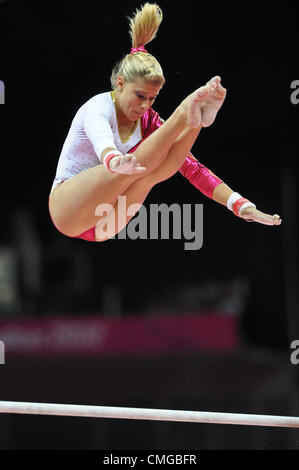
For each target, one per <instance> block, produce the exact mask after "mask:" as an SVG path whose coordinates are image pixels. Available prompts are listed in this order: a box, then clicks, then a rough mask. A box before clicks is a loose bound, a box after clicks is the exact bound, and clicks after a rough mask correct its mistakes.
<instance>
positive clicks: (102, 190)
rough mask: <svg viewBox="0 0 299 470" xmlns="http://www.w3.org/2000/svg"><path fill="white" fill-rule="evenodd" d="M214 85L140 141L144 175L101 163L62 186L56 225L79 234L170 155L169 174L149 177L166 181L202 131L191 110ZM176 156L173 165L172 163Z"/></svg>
mask: <svg viewBox="0 0 299 470" xmlns="http://www.w3.org/2000/svg"><path fill="white" fill-rule="evenodd" d="M213 88H214V87H213V86H212V85H206V86H205V87H201V88H200V89H198V90H197V91H196V92H194V93H192V94H191V95H189V96H188V97H187V98H186V99H185V100H184V101H183V102H182V103H181V104H180V106H179V107H178V108H177V109H176V110H175V112H174V113H173V114H172V115H171V116H170V118H169V119H167V121H165V123H164V124H163V126H161V127H160V128H159V129H157V130H156V131H155V132H154V133H153V134H151V135H150V136H149V137H148V138H147V139H146V140H145V141H144V142H142V143H141V144H140V146H139V147H138V149H137V150H136V152H134V153H135V155H136V157H137V161H138V162H139V163H142V164H143V165H144V166H146V167H147V170H146V171H145V172H144V173H142V175H141V174H134V175H121V174H112V173H110V172H108V170H107V169H106V168H105V167H104V166H103V165H99V166H96V167H93V168H90V169H88V170H85V171H82V172H81V173H79V174H78V175H76V176H74V177H73V178H70V179H68V180H67V181H65V182H64V183H63V184H61V185H60V186H58V187H57V188H56V189H55V190H54V191H53V193H52V194H51V195H50V198H49V210H50V214H51V217H52V220H53V222H54V224H55V225H56V227H57V228H58V229H59V230H60V231H61V232H63V233H65V234H66V235H69V236H74V237H76V236H78V235H80V234H81V233H83V232H85V231H86V230H88V229H90V228H91V227H94V226H95V225H96V223H97V222H98V220H99V219H98V217H97V216H96V215H95V210H96V207H97V206H98V205H99V204H110V205H111V206H114V205H115V204H116V202H117V198H118V196H119V195H121V194H124V193H125V191H126V190H127V189H128V188H129V187H130V186H131V185H132V183H134V182H135V181H136V180H137V179H139V178H143V177H146V176H148V175H151V173H152V172H153V171H154V170H155V169H157V168H158V166H159V165H161V164H162V162H163V161H164V160H165V159H166V157H167V160H168V162H167V171H166V167H165V175H166V176H165V175H164V171H163V175H162V173H161V171H162V170H160V172H159V173H158V174H156V175H155V177H154V178H153V179H152V180H151V179H150V180H149V184H155V182H156V180H159V181H163V179H166V178H168V177H170V176H171V174H173V173H174V172H175V171H177V170H175V168H179V167H180V166H181V164H182V163H183V159H184V157H185V155H186V154H187V153H188V151H189V150H190V146H192V145H193V142H194V140H195V138H196V137H197V135H198V132H199V127H198V128H197V129H195V128H193V127H192V126H194V125H195V124H194V123H196V119H199V117H197V118H196V119H193V120H192V119H191V121H192V126H189V125H188V122H189V121H190V112H191V114H192V113H193V114H194V113H195V114H196V112H197V113H198V115H200V104H201V102H202V101H203V99H204V97H205V96H207V95H208V94H209V93H210V92H211V90H212V89H213ZM190 110H191V111H190ZM191 118H192V116H191ZM193 118H194V116H193ZM199 125H200V123H199V124H198V126H199ZM172 157H173V158H174V162H173V164H172V163H171V162H170V159H171V158H172ZM170 167H171V168H170ZM172 167H173V168H172ZM167 175H169V176H167Z"/></svg>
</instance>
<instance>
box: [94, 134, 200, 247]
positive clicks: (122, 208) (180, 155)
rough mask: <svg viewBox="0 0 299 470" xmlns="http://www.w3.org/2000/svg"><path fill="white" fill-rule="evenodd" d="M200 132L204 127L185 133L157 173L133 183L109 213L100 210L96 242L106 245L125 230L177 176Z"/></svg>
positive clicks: (174, 145)
mask: <svg viewBox="0 0 299 470" xmlns="http://www.w3.org/2000/svg"><path fill="white" fill-rule="evenodd" d="M200 130H201V127H199V128H198V129H188V130H186V131H184V132H182V133H181V135H180V136H179V138H178V139H177V141H176V142H175V143H174V144H173V146H172V147H171V149H170V151H169V153H168V155H167V157H166V159H165V160H164V162H163V163H162V164H161V165H160V166H159V167H158V168H157V169H156V170H154V171H153V172H151V173H150V174H148V175H146V176H143V177H141V178H139V179H138V181H135V182H134V183H132V184H131V186H130V187H129V188H127V190H126V191H125V192H124V193H123V194H122V195H121V196H122V198H119V199H118V200H117V202H116V204H115V205H114V207H111V208H110V210H108V211H106V212H105V207H104V206H102V211H101V207H99V208H98V209H99V212H101V218H100V219H99V220H98V224H97V227H96V241H106V240H108V239H109V238H111V237H113V236H115V235H116V234H117V233H119V232H120V231H121V230H122V229H123V228H125V226H126V225H127V224H128V223H129V221H130V220H131V219H132V217H134V215H135V214H136V213H137V212H138V211H139V209H140V207H141V205H142V203H143V202H144V200H145V199H146V197H147V195H148V193H149V192H150V190H151V189H152V188H153V187H154V186H155V185H156V184H158V183H160V182H162V181H164V180H166V179H168V178H170V177H171V176H173V175H174V174H175V173H176V172H177V171H178V170H179V169H180V168H181V166H182V164H183V163H184V160H185V158H186V155H187V153H188V152H190V150H191V148H192V145H193V143H194V141H195V140H196V138H197V136H198V134H199V132H200ZM129 209H130V210H129Z"/></svg>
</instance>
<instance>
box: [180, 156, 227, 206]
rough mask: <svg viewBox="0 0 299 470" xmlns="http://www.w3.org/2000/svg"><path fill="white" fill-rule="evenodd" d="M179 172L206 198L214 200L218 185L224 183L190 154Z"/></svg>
mask: <svg viewBox="0 0 299 470" xmlns="http://www.w3.org/2000/svg"><path fill="white" fill-rule="evenodd" d="M179 172H180V173H181V174H182V175H183V176H184V177H185V178H187V179H188V180H189V181H190V183H191V184H193V186H195V187H196V188H197V189H199V191H200V192H202V193H203V194H204V195H205V196H207V197H209V198H211V199H212V196H213V191H214V189H215V188H216V186H218V184H220V183H223V181H222V180H221V179H219V178H218V177H217V176H216V175H214V173H212V172H211V170H209V169H208V168H207V167H206V166H205V165H202V163H199V161H198V160H196V158H195V157H194V156H193V155H192V153H189V154H188V155H187V157H186V160H185V161H184V163H183V165H182V166H181V168H180V170H179Z"/></svg>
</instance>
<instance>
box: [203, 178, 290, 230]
mask: <svg viewBox="0 0 299 470" xmlns="http://www.w3.org/2000/svg"><path fill="white" fill-rule="evenodd" d="M212 199H213V200H214V201H216V202H218V203H219V204H222V205H224V206H226V207H227V208H228V209H230V210H232V211H233V212H234V213H235V215H238V216H239V217H241V218H242V219H244V220H246V222H259V223H260V224H264V225H280V224H281V218H280V217H279V215H277V214H274V215H270V214H265V213H264V212H261V211H259V210H258V209H257V208H256V207H255V205H254V204H252V205H249V204H248V203H247V205H246V207H245V204H246V201H247V200H245V201H242V200H241V199H243V198H242V197H241V195H240V194H238V193H235V192H234V191H233V190H232V189H231V188H230V187H229V186H227V185H226V184H225V183H220V184H219V185H218V186H216V187H215V189H214V191H213V194H212ZM238 201H239V203H238ZM248 202H249V201H248ZM238 206H239V207H238ZM242 206H243V210H242Z"/></svg>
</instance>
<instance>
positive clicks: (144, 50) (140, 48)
mask: <svg viewBox="0 0 299 470" xmlns="http://www.w3.org/2000/svg"><path fill="white" fill-rule="evenodd" d="M136 52H146V53H147V50H146V49H144V46H139V47H132V48H131V52H130V55H131V54H135V53H136Z"/></svg>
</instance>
